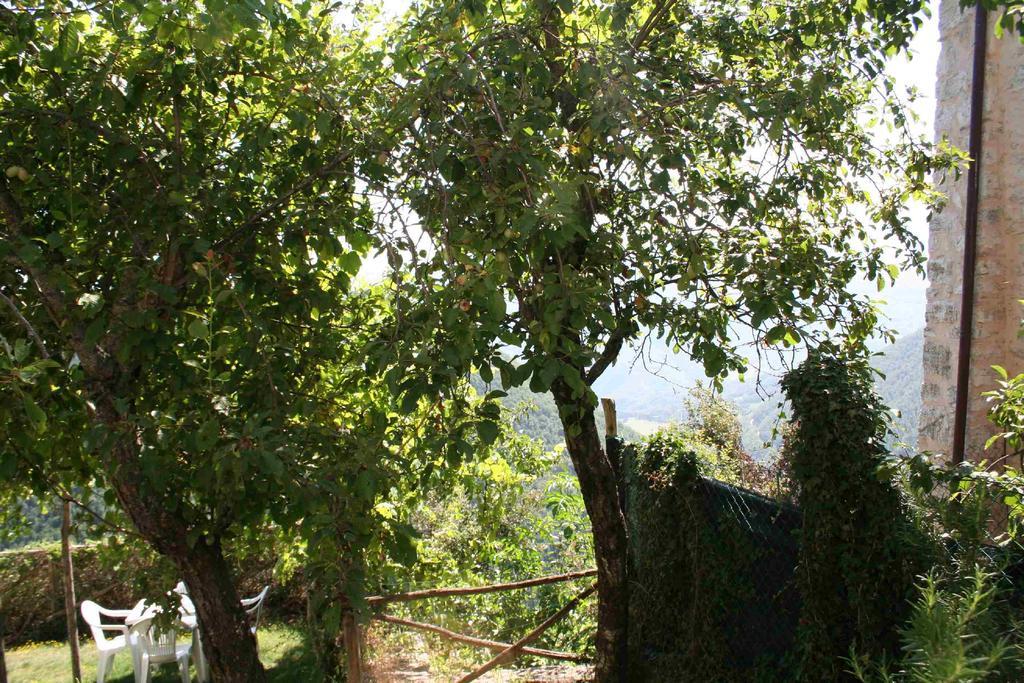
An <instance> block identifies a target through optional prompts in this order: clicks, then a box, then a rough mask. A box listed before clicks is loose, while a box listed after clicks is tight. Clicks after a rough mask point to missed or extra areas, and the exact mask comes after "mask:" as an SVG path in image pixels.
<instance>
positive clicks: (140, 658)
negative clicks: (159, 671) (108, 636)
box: [131, 616, 192, 683]
mask: <svg viewBox="0 0 1024 683" xmlns="http://www.w3.org/2000/svg"><path fill="white" fill-rule="evenodd" d="M153 619H154V617H153V616H148V617H145V618H144V619H142V620H140V621H138V622H136V623H135V624H133V625H132V627H131V635H132V636H134V637H135V638H136V639H137V640H136V645H135V683H149V670H150V668H151V667H152V666H154V665H161V664H177V665H178V671H179V672H180V673H181V683H189V674H188V662H189V658H190V657H191V656H192V644H191V643H183V644H181V645H179V644H178V631H177V629H175V628H170V629H159V628H157V626H156V624H154V623H153Z"/></svg>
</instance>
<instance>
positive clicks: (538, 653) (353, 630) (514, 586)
mask: <svg viewBox="0 0 1024 683" xmlns="http://www.w3.org/2000/svg"><path fill="white" fill-rule="evenodd" d="M595 575H597V570H596V569H584V570H581V571H575V572H566V573H565V574H552V575H549V576H540V577H537V578H535V579H525V580H523V581H512V582H509V583H496V584H491V585H488V586H463V587H458V588H428V589H426V590H418V591H409V592H407V593H393V594H390V595H374V596H371V597H369V598H367V599H366V602H367V603H368V604H370V605H371V606H381V605H385V604H387V603H391V602H412V601H414V600H426V599H428V598H443V597H452V596H464V595H481V594H483V593H495V592H498V591H511V590H521V589H524V588H532V587H534V586H546V585H548V584H552V583H560V582H563V581H573V580H575V579H582V578H587V577H591V576H595ZM596 590H597V584H596V583H595V584H594V585H592V586H591V587H590V588H588V589H586V590H585V591H583V592H582V593H580V594H579V595H577V596H576V597H574V598H573V599H572V600H570V601H569V602H568V603H566V604H565V605H564V606H563V607H562V608H561V609H559V610H558V611H557V612H555V613H554V614H553V615H551V616H550V617H548V618H547V619H546V620H544V621H543V622H542V623H541V624H540V625H538V626H537V627H535V628H534V629H533V630H532V631H530V632H529V633H528V634H527V635H526V636H524V637H523V638H521V639H520V640H518V641H516V642H515V643H511V644H509V643H502V642H498V641H495V640H487V639H485V638H476V637H474V636H467V635H464V634H462V633H456V632H455V631H450V630H448V629H446V628H443V627H441V626H437V625H435V624H426V623H422V622H418V621H412V620H411V619H402V618H400V617H394V616H391V615H388V614H383V613H377V614H374V615H373V617H372V618H373V619H375V620H377V621H382V622H384V623H388V624H394V625H396V626H404V627H407V628H412V629H418V630H421V631H428V632H430V633H434V634H436V635H439V636H441V637H443V638H448V639H449V640H454V641H456V642H460V643H466V644H468V645H476V646H477V647H484V648H487V649H489V650H497V651H498V654H497V655H496V656H495V657H493V658H491V659H490V660H489V661H488V662H487V663H486V664H484V665H483V666H482V667H481V668H479V669H477V670H476V671H474V672H472V673H470V674H467V675H466V676H464V677H463V678H462V679H460V682H461V681H472V680H475V679H476V678H478V677H480V676H482V675H484V674H485V673H487V672H488V671H490V670H491V669H493V668H494V667H496V666H499V665H500V664H502V663H504V662H506V661H508V660H510V659H512V658H514V657H516V656H519V655H521V654H527V655H533V656H535V657H544V658H546V659H555V660H561V661H568V662H585V661H587V659H586V658H585V657H583V656H582V655H578V654H574V653H570V652H558V651H556V650H545V649H543V648H536V647H529V644H530V643H532V642H533V641H534V640H536V639H537V638H539V637H540V635H541V634H542V633H543V632H544V631H545V630H547V629H548V627H550V626H551V625H553V624H555V623H556V622H558V621H561V620H562V619H564V618H565V616H566V615H568V614H569V612H570V611H572V610H573V609H574V608H575V607H576V606H577V605H578V604H579V603H580V602H581V601H582V600H584V599H585V598H586V597H588V596H589V595H590V594H592V593H593V592H594V591H596ZM343 631H344V636H343V637H344V640H345V645H346V649H347V650H348V652H349V653H350V654H349V657H348V674H349V678H350V679H351V680H354V681H361V680H362V652H361V650H362V634H361V633H360V630H359V627H358V625H357V624H356V621H355V619H354V615H353V614H352V613H351V612H347V613H346V614H345V617H344V621H343Z"/></svg>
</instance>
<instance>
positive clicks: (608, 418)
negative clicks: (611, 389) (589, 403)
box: [601, 398, 619, 439]
mask: <svg viewBox="0 0 1024 683" xmlns="http://www.w3.org/2000/svg"><path fill="white" fill-rule="evenodd" d="M601 410H602V411H604V435H605V438H606V439H607V438H609V437H613V438H614V437H616V436H618V435H619V420H618V416H617V415H616V414H615V400H614V399H610V398H602V399H601Z"/></svg>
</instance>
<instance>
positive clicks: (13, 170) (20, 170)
mask: <svg viewBox="0 0 1024 683" xmlns="http://www.w3.org/2000/svg"><path fill="white" fill-rule="evenodd" d="M5 172H6V173H7V177H8V178H14V177H17V178H18V180H20V181H21V182H26V181H27V180H28V179H29V178H31V177H32V176H30V175H29V173H28V171H26V170H25V168H24V167H23V166H8V167H7V171H5Z"/></svg>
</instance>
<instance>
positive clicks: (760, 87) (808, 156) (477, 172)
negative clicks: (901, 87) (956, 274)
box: [359, 0, 936, 396]
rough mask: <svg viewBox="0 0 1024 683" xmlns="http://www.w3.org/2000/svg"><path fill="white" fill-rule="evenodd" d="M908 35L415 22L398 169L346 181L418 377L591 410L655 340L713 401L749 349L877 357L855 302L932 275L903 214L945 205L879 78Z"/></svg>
mask: <svg viewBox="0 0 1024 683" xmlns="http://www.w3.org/2000/svg"><path fill="white" fill-rule="evenodd" d="M921 11H922V5H921V4H920V3H915V2H865V1H864V0H860V1H858V2H849V1H847V0H830V1H828V2H824V3H822V2H797V3H791V2H790V3H775V2H762V1H761V0H751V1H746V0H744V1H741V2H740V3H738V4H737V3H736V2H720V1H717V0H711V1H689V0H680V1H672V0H665V1H662V2H597V1H592V0H584V1H581V2H568V1H564V2H558V3H554V2H549V1H548V0H522V1H516V2H501V3H497V2H482V1H473V2H433V3H424V4H421V5H417V6H416V8H415V9H414V10H413V11H412V12H411V13H410V15H409V16H407V17H406V18H405V19H404V20H403V21H402V22H401V23H400V25H399V26H398V27H397V28H395V29H394V31H393V33H392V34H391V35H389V36H388V40H386V41H385V44H384V45H382V46H381V47H380V49H379V52H378V53H377V54H376V56H375V59H376V60H377V63H379V64H380V65H381V69H382V70H385V73H386V75H387V77H388V78H387V80H386V81H382V84H381V85H380V86H379V87H378V89H377V90H378V92H377V98H378V99H377V102H379V104H378V105H375V106H377V107H378V108H379V109H381V110H383V109H385V108H386V109H387V111H388V114H387V117H381V118H380V120H379V121H378V123H377V130H379V131H380V132H379V135H380V137H381V141H382V143H381V144H382V146H383V147H384V148H385V149H386V151H384V152H381V153H380V154H379V155H378V156H377V157H372V158H368V159H366V160H365V161H363V162H362V163H361V164H360V166H359V173H360V175H361V176H362V177H363V178H364V180H365V182H366V183H367V184H368V186H369V187H370V188H371V190H372V191H374V192H379V193H381V194H382V195H384V196H385V197H386V198H387V200H388V202H389V204H388V206H394V207H397V208H395V209H394V210H393V211H390V212H385V216H386V219H385V221H384V222H385V228H386V229H387V230H388V233H387V235H386V237H387V238H388V239H389V241H390V244H391V252H390V256H391V262H392V265H393V266H394V267H395V268H396V270H400V271H401V272H402V273H403V275H402V276H401V277H396V280H395V283H396V285H395V286H396V288H397V291H398V296H399V298H400V299H401V298H405V299H407V301H408V302H407V303H406V304H403V305H402V309H401V310H402V318H401V320H402V323H403V332H404V334H405V338H406V339H407V340H411V344H412V345H413V348H414V349H415V351H414V353H413V354H411V355H412V356H413V357H414V358H415V362H416V363H418V364H421V365H423V366H425V367H426V366H432V367H433V368H434V370H435V373H436V376H435V379H436V380H437V381H441V380H442V379H443V378H444V377H445V375H446V374H447V373H450V372H452V371H453V369H461V368H465V367H467V366H469V365H471V364H476V365H477V366H479V368H480V372H481V375H483V376H484V378H485V379H487V377H488V376H489V375H490V374H492V369H491V368H492V367H493V368H496V369H497V370H498V371H500V374H501V376H502V380H503V382H504V383H505V384H506V385H512V384H518V383H520V382H525V381H529V383H530V386H531V388H532V389H534V390H536V391H544V390H547V389H548V388H549V387H550V386H551V385H552V383H553V382H556V381H561V382H565V383H567V385H568V386H570V387H572V390H573V392H574V393H575V394H576V395H578V396H584V395H587V394H589V391H588V385H589V384H590V383H591V382H593V381H594V380H595V379H596V378H597V376H599V375H600V374H601V372H602V371H603V370H604V368H605V367H607V365H608V364H609V363H611V362H612V361H614V359H615V358H616V357H617V355H618V354H619V352H620V349H621V347H622V345H623V343H624V342H626V341H629V340H633V339H636V338H637V337H638V336H639V335H640V334H641V332H643V331H648V330H649V331H651V332H653V333H654V334H656V335H658V336H662V337H664V338H666V339H667V340H668V341H669V342H670V343H671V344H672V345H675V346H676V347H677V348H680V349H684V350H685V351H686V352H687V353H689V354H691V355H692V356H693V357H694V358H695V359H697V360H699V361H701V362H702V363H703V364H704V367H705V369H706V371H707V373H708V375H709V376H714V377H718V376H722V375H723V374H725V373H727V372H729V371H731V370H743V369H744V367H745V366H746V361H745V359H744V357H743V355H742V354H741V353H740V350H739V349H738V348H737V342H736V340H737V339H740V338H747V339H749V338H751V337H752V338H753V339H754V340H756V342H757V343H758V344H763V345H769V346H779V347H789V346H793V345H795V344H797V343H799V342H800V341H801V340H802V339H804V338H805V337H808V336H810V337H820V336H825V335H827V334H829V333H830V331H832V330H835V331H837V332H841V333H844V334H846V335H848V336H849V337H850V338H851V339H852V340H853V341H857V340H859V339H862V338H864V337H865V336H867V335H868V334H869V333H870V331H871V330H872V328H873V326H874V325H875V323H876V314H875V311H874V309H873V307H872V305H871V303H870V301H869V300H868V299H867V298H866V297H864V296H859V295H856V294H853V293H851V290H850V286H851V284H853V283H855V282H857V281H858V280H859V279H862V278H867V279H868V280H873V281H877V282H878V284H879V287H882V286H884V285H885V284H886V283H887V282H890V281H891V280H892V279H893V278H895V277H896V275H897V274H898V272H899V269H900V268H901V267H919V266H920V264H921V256H920V247H921V245H920V243H919V242H918V240H917V238H916V237H915V236H914V235H913V234H912V233H911V232H910V231H909V230H908V228H907V216H906V206H907V203H908V201H909V200H911V199H920V200H924V201H933V200H934V199H935V195H933V194H932V193H931V191H930V190H929V186H928V184H927V180H926V176H927V173H928V171H929V170H930V169H931V168H932V166H933V164H934V163H935V162H936V159H935V158H933V156H932V150H930V149H929V148H927V147H926V146H925V145H923V143H921V141H919V140H915V139H913V138H912V137H911V135H910V133H909V132H908V130H907V116H908V115H907V113H906V111H905V110H904V108H903V107H902V106H901V105H900V103H899V102H898V100H897V97H896V91H895V88H894V85H893V83H892V81H891V80H890V79H889V78H888V77H886V76H885V75H884V74H883V67H884V64H885V60H886V58H887V56H888V55H890V54H892V53H894V52H895V51H897V50H898V49H900V48H902V47H903V46H904V45H905V44H906V42H907V40H908V39H909V37H910V35H911V33H912V32H913V30H914V28H915V27H916V26H918V25H919V24H920V21H921V19H920V16H919V13H920V12H921ZM880 131H883V132H884V134H882V133H880ZM743 330H748V332H746V333H744V332H743ZM509 348H512V349H515V350H517V351H518V352H519V353H518V355H519V356H520V357H521V359H522V360H523V362H522V363H520V364H515V363H513V362H512V361H511V360H510V359H508V358H505V357H503V356H502V352H503V351H506V352H507V351H508V349H509ZM393 353H394V351H393V347H391V346H389V347H388V348H387V349H385V350H384V351H383V352H382V355H383V357H385V358H390V357H391V356H392V354H393ZM403 389H405V390H407V391H410V392H411V393H415V392H417V391H428V390H429V387H428V386H422V387H403Z"/></svg>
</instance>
